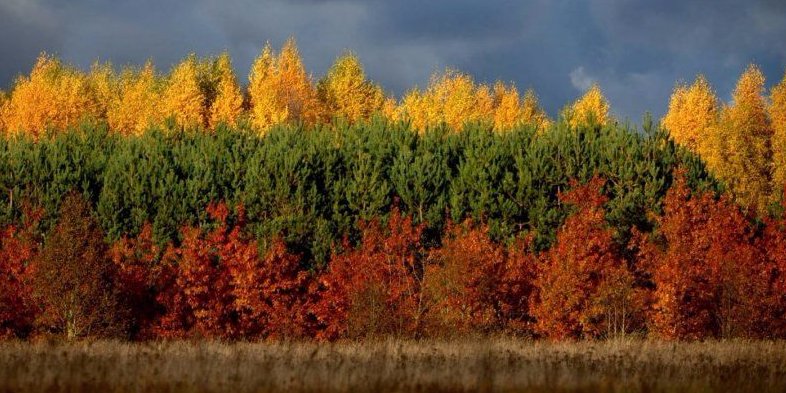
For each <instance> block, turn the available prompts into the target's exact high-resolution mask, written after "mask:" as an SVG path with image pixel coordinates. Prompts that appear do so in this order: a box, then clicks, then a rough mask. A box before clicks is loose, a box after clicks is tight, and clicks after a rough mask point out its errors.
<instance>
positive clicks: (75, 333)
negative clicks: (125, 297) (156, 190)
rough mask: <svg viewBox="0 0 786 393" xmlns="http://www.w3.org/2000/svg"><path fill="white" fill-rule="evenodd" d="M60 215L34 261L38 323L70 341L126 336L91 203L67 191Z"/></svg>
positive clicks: (112, 271) (111, 266) (111, 267)
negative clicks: (85, 338)
mask: <svg viewBox="0 0 786 393" xmlns="http://www.w3.org/2000/svg"><path fill="white" fill-rule="evenodd" d="M59 216H60V217H59V219H58V221H57V225H56V226H55V227H54V228H53V229H52V230H51V231H50V233H49V234H48V236H47V238H46V241H45V243H44V247H43V248H42V249H41V253H40V254H39V255H38V257H37V258H36V259H35V261H34V269H35V270H34V273H33V274H34V284H35V289H34V295H35V298H36V300H37V301H38V302H39V304H40V307H41V310H42V313H41V315H40V318H39V321H38V324H39V326H40V327H41V329H43V330H46V331H52V332H55V333H60V334H63V335H65V336H66V337H67V338H68V339H69V340H70V339H75V338H82V337H113V336H121V335H123V334H125V332H126V330H125V329H126V326H125V323H126V321H125V318H124V317H125V310H124V308H123V307H122V306H121V303H120V301H119V297H118V291H117V289H116V288H115V285H114V279H115V276H116V271H115V266H114V264H113V263H112V261H111V260H110V259H109V256H108V255H107V246H106V244H105V243H104V240H103V238H104V236H103V232H102V231H101V228H100V226H99V225H98V222H97V221H96V219H95V218H94V217H93V212H92V210H91V209H90V205H89V204H88V202H87V201H85V200H84V198H82V196H81V195H80V194H78V193H69V194H68V195H66V196H65V197H64V198H63V202H62V205H61V207H60V215H59Z"/></svg>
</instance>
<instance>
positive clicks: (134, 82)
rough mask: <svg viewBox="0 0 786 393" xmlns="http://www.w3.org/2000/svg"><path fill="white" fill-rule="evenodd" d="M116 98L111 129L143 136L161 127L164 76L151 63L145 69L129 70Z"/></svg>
mask: <svg viewBox="0 0 786 393" xmlns="http://www.w3.org/2000/svg"><path fill="white" fill-rule="evenodd" d="M118 83H119V88H118V90H119V91H118V94H117V96H116V98H115V99H114V100H113V101H112V102H111V103H110V105H109V108H108V109H107V122H108V123H109V128H110V129H112V130H114V131H115V132H119V133H121V134H124V135H132V134H140V133H142V132H143V131H145V130H146V129H147V128H148V127H150V126H151V125H156V124H160V123H161V121H162V113H163V112H162V111H161V110H160V108H159V102H160V99H161V93H160V91H161V85H162V82H161V80H160V77H158V76H157V75H156V71H155V68H154V67H153V63H152V62H151V61H148V62H147V63H145V65H144V67H142V69H141V70H133V69H125V70H124V71H123V72H122V73H121V75H120V78H119V82H118Z"/></svg>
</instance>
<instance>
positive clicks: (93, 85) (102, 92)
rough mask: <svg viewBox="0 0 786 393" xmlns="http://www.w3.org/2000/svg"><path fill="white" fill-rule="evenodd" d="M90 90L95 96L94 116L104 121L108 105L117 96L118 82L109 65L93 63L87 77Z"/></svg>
mask: <svg viewBox="0 0 786 393" xmlns="http://www.w3.org/2000/svg"><path fill="white" fill-rule="evenodd" d="M87 82H88V84H89V86H90V90H91V91H92V92H93V94H94V96H95V100H96V101H95V102H96V114H97V116H98V117H99V118H101V119H106V116H107V111H108V110H109V103H110V102H112V100H113V99H114V98H115V96H116V95H117V89H118V82H117V77H116V76H115V71H114V69H113V68H112V64H111V63H98V62H96V63H94V64H93V66H92V67H91V68H90V73H89V74H88V75H87Z"/></svg>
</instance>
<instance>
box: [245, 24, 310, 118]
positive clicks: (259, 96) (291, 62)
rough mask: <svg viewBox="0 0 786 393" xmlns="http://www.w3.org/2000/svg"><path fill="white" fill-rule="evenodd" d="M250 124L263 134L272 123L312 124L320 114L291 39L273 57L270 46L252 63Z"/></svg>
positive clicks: (308, 78) (308, 77)
mask: <svg viewBox="0 0 786 393" xmlns="http://www.w3.org/2000/svg"><path fill="white" fill-rule="evenodd" d="M249 95H250V98H251V107H252V108H251V120H252V124H254V126H256V127H257V128H258V129H260V130H261V131H263V132H264V131H265V130H267V129H268V128H270V126H272V125H274V124H276V123H282V122H290V121H302V122H304V123H305V124H314V123H316V122H317V120H319V118H320V115H321V110H320V105H319V100H318V99H317V93H316V89H315V88H314V86H313V84H312V83H311V77H310V76H309V75H308V74H307V73H306V70H305V67H304V66H303V61H302V60H301V58H300V54H299V52H298V50H297V45H296V43H295V40H294V39H289V40H287V42H286V43H285V44H284V47H283V48H282V49H281V54H280V55H279V56H278V57H276V56H275V55H274V53H273V50H272V48H271V47H270V44H267V45H265V48H264V49H263V51H262V54H261V55H260V56H259V57H258V58H257V59H256V60H255V61H254V64H253V66H252V68H251V73H250V75H249Z"/></svg>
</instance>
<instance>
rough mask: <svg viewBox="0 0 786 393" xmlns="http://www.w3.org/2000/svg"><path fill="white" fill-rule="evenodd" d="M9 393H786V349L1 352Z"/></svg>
mask: <svg viewBox="0 0 786 393" xmlns="http://www.w3.org/2000/svg"><path fill="white" fill-rule="evenodd" d="M0 364H2V367H0V391H2V392H33V391H46V392H217V391H232V392H277V391H281V392H284V391H286V392H363V391H368V392H412V391H423V392H459V391H473V392H475V391H480V392H482V391H502V392H675V391H680V392H707V391H713V392H783V391H784V390H786V342H783V341H707V342H690V343H685V342H665V341H655V340H641V339H617V340H607V341H577V342H559V343H557V342H546V341H531V340H528V339H517V338H510V337H506V338H502V337H499V338H488V337H486V338H477V339H470V338H460V339H452V340H439V341H431V340H425V341H413V340H403V339H393V338H388V339H382V340H367V341H341V342H335V343H316V342H307V341H298V342H284V341H280V342H259V343H222V342H217V341H170V342H148V343H142V344H139V343H127V342H118V341H85V342H75V343H62V342H60V343H56V342H47V341H41V342H35V343H29V342H17V341H9V342H3V343H0Z"/></svg>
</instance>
